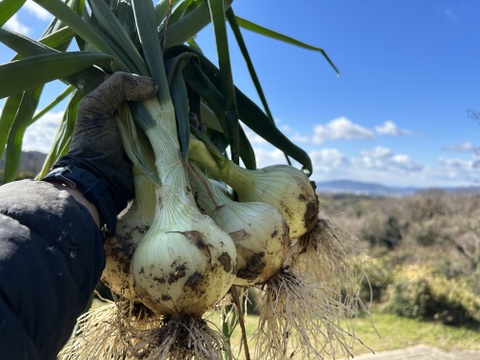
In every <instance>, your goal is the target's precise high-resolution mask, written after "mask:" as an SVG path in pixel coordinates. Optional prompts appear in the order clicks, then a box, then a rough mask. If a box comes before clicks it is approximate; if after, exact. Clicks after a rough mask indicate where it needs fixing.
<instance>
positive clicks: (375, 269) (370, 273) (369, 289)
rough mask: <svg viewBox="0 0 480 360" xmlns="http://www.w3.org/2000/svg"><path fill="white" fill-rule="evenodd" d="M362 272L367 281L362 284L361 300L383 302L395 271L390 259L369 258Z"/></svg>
mask: <svg viewBox="0 0 480 360" xmlns="http://www.w3.org/2000/svg"><path fill="white" fill-rule="evenodd" d="M362 270H363V273H364V275H365V279H364V281H362V283H361V288H360V299H361V300H362V301H363V302H370V301H372V302H376V303H379V302H381V301H382V300H383V298H384V294H385V292H386V290H387V287H388V286H389V285H390V284H391V283H392V281H393V269H392V266H391V265H390V264H389V261H388V258H386V257H383V258H372V257H368V258H367V260H366V261H365V263H364V264H363V269H362Z"/></svg>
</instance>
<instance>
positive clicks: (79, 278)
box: [0, 180, 105, 360]
mask: <svg viewBox="0 0 480 360" xmlns="http://www.w3.org/2000/svg"><path fill="white" fill-rule="evenodd" d="M104 266H105V255H104V251H103V237H102V234H101V232H100V231H99V230H98V228H97V227H96V225H95V223H94V221H93V219H92V217H91V215H90V213H88V211H87V210H86V209H85V208H84V207H83V206H82V205H80V204H78V203H77V202H76V201H75V200H74V199H73V197H71V196H70V195H69V194H68V193H67V192H66V191H60V190H58V189H56V188H55V187H54V186H53V185H52V184H49V183H46V182H42V181H33V180H22V181H17V182H13V183H9V184H6V185H3V186H0V359H1V360H3V359H18V360H23V359H28V360H35V359H42V360H50V359H56V356H57V353H58V352H59V351H60V349H61V347H62V346H63V345H64V344H65V342H66V341H67V340H68V338H69V337H70V335H71V332H72V329H73V327H74V325H75V322H76V319H77V317H78V316H79V315H80V314H81V313H82V311H83V310H84V308H85V306H86V304H87V303H88V300H89V297H90V295H91V293H92V291H93V289H94V288H95V286H96V285H97V282H98V280H99V278H100V276H101V273H102V271H103V268H104Z"/></svg>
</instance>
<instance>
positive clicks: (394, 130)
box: [375, 120, 411, 136]
mask: <svg viewBox="0 0 480 360" xmlns="http://www.w3.org/2000/svg"><path fill="white" fill-rule="evenodd" d="M375 131H376V132H377V134H380V135H392V136H400V135H410V134H411V131H409V130H403V129H399V128H398V126H397V125H396V124H395V123H394V122H393V121H391V120H387V121H385V122H384V123H383V124H382V125H380V126H375Z"/></svg>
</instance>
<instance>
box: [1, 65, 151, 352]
mask: <svg viewBox="0 0 480 360" xmlns="http://www.w3.org/2000/svg"><path fill="white" fill-rule="evenodd" d="M155 92H156V85H155V83H154V82H153V81H152V80H151V79H150V78H146V77H139V76H133V75H130V74H125V73H116V74H114V75H112V76H111V77H110V78H109V79H108V80H107V81H105V82H104V83H103V84H102V85H100V87H99V88H97V89H96V90H95V91H93V92H92V93H90V94H89V95H87V96H86V97H85V98H84V99H83V100H82V102H81V103H80V106H79V110H78V117H77V122H76V125H75V130H74V134H73V137H72V143H71V145H70V151H69V153H68V154H67V155H65V156H64V157H62V158H61V159H60V160H59V161H58V162H57V163H56V164H55V166H54V168H55V169H54V170H53V172H52V173H51V174H50V175H47V177H46V179H45V180H46V181H33V180H23V181H18V182H13V183H9V184H6V185H3V186H1V187H0V359H2V360H3V359H20V360H22V359H29V360H32V359H33V360H35V359H42V360H44V359H47V360H48V359H55V358H56V356H57V353H58V351H59V350H60V349H61V347H62V346H63V345H64V344H65V342H66V341H67V340H68V338H69V337H70V335H71V332H72V329H73V327H74V325H75V322H76V319H77V317H78V316H79V315H80V314H81V313H82V311H83V310H84V308H85V306H86V304H87V302H88V300H89V297H90V295H91V293H92V291H93V289H94V288H95V286H96V285H97V283H98V281H99V278H100V276H101V273H102V271H103V268H104V265H105V255H104V252H103V234H102V231H101V230H100V228H102V229H104V230H105V231H108V232H110V233H111V234H112V233H113V232H114V229H115V221H116V214H118V213H119V212H120V211H121V210H122V209H123V208H124V207H125V206H126V204H127V201H128V200H129V199H131V198H133V195H134V194H133V184H132V175H131V165H130V163H129V161H128V159H127V158H126V156H125V154H124V151H123V147H122V144H121V139H120V135H119V133H118V129H117V128H116V124H115V121H114V120H113V115H114V112H115V111H116V109H117V108H118V106H120V104H121V103H123V102H125V101H126V100H132V101H135V100H142V99H145V98H148V97H151V96H153V94H154V93H155ZM65 169H66V170H65ZM70 170H72V173H74V175H75V176H73V175H72V173H70ZM59 174H60V176H59ZM62 174H65V175H66V176H63V175H62ZM70 175H72V176H70ZM69 178H70V179H69ZM92 179H93V180H92ZM87 180H88V181H87Z"/></svg>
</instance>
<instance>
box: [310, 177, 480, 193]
mask: <svg viewBox="0 0 480 360" xmlns="http://www.w3.org/2000/svg"><path fill="white" fill-rule="evenodd" d="M433 189H434V188H422V187H396V186H386V185H382V184H377V183H368V182H360V181H351V180H334V181H322V182H317V191H318V192H320V193H322V192H323V193H331V194H334V193H347V194H357V195H370V196H408V195H415V194H417V193H420V192H424V191H428V190H433ZM435 189H438V190H442V191H446V192H449V193H454V192H462V193H475V194H480V187H475V186H472V187H449V188H435Z"/></svg>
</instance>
